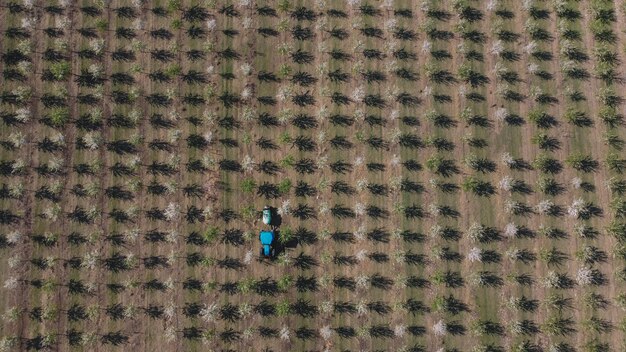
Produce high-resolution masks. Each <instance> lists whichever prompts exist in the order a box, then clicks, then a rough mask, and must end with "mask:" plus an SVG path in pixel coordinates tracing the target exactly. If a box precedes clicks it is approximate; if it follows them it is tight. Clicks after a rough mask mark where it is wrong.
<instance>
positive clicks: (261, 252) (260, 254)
mask: <svg viewBox="0 0 626 352" xmlns="http://www.w3.org/2000/svg"><path fill="white" fill-rule="evenodd" d="M263 254H264V253H263V247H261V250H260V251H259V256H261V257H263Z"/></svg>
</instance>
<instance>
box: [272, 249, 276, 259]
mask: <svg viewBox="0 0 626 352" xmlns="http://www.w3.org/2000/svg"><path fill="white" fill-rule="evenodd" d="M271 253H272V257H275V256H276V248H272V250H271Z"/></svg>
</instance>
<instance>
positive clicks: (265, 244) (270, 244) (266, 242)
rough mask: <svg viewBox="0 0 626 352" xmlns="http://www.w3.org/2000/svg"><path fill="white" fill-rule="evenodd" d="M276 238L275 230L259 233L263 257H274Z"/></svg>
mask: <svg viewBox="0 0 626 352" xmlns="http://www.w3.org/2000/svg"><path fill="white" fill-rule="evenodd" d="M275 239H276V236H275V234H274V230H270V231H266V230H262V231H261V233H260V234H259V240H260V241H261V258H272V257H273V256H274V255H275V254H276V249H275V248H274V240H275Z"/></svg>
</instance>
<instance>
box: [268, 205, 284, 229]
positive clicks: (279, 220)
mask: <svg viewBox="0 0 626 352" xmlns="http://www.w3.org/2000/svg"><path fill="white" fill-rule="evenodd" d="M270 211H271V212H272V222H271V223H270V226H272V228H274V230H275V231H278V229H279V228H280V225H282V224H283V217H282V216H280V214H278V208H276V207H270Z"/></svg>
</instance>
